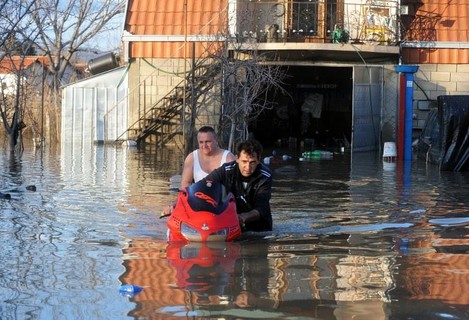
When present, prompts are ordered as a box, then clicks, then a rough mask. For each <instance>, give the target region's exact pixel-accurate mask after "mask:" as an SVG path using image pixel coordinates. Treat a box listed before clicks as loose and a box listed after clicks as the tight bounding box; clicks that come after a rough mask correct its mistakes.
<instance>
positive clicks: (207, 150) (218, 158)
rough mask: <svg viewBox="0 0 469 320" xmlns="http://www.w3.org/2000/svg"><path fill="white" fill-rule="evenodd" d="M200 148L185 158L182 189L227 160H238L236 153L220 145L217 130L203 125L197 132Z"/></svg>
mask: <svg viewBox="0 0 469 320" xmlns="http://www.w3.org/2000/svg"><path fill="white" fill-rule="evenodd" d="M197 141H198V144H199V148H198V149H197V150H194V151H193V152H191V153H190V154H189V155H188V156H187V157H186V159H185V160H184V168H183V171H182V179H181V189H184V188H185V187H188V186H189V185H191V184H192V183H193V182H197V181H199V180H201V179H203V178H205V176H206V175H208V174H209V173H210V172H212V171H213V170H215V169H216V168H218V167H220V166H221V165H222V164H224V163H225V162H231V161H234V160H236V157H235V156H234V154H232V153H231V152H230V151H228V150H224V149H220V148H219V146H218V141H217V137H216V135H215V130H214V129H213V128H212V127H209V126H203V127H201V128H200V129H199V131H198V133H197Z"/></svg>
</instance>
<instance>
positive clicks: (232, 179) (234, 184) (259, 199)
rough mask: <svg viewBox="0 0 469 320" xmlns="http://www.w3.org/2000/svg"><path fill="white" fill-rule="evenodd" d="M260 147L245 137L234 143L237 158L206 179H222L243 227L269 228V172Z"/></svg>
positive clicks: (270, 173) (252, 228) (249, 228)
mask: <svg viewBox="0 0 469 320" xmlns="http://www.w3.org/2000/svg"><path fill="white" fill-rule="evenodd" d="M261 153H262V146H261V145H260V144H259V142H257V141H255V140H246V141H243V142H241V143H240V144H239V145H238V146H237V150H236V160H235V161H232V162H228V163H225V164H223V165H222V166H221V167H219V168H218V169H215V170H214V171H212V172H211V173H210V174H209V175H208V176H207V177H205V180H206V181H219V182H221V183H222V184H223V185H224V186H225V188H226V191H227V192H232V193H233V194H234V196H235V197H236V209H237V211H238V219H239V223H240V225H241V227H242V228H243V230H245V231H247V230H250V231H271V230H272V214H271V211H270V198H271V192H272V172H271V171H270V169H269V168H268V167H266V166H265V165H263V164H262V163H261V161H260V159H261Z"/></svg>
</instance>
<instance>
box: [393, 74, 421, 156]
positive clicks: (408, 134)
mask: <svg viewBox="0 0 469 320" xmlns="http://www.w3.org/2000/svg"><path fill="white" fill-rule="evenodd" d="M418 69H419V67H418V66H411V65H397V66H396V68H395V70H396V72H400V73H403V74H405V82H406V85H405V106H401V105H400V106H399V108H404V107H405V118H404V119H405V120H404V123H399V125H400V126H401V125H404V139H403V140H404V148H403V150H404V159H403V160H404V161H408V160H412V121H413V119H412V118H413V114H414V108H413V100H414V90H413V87H414V85H413V84H414V73H416V72H417V70H418ZM399 94H403V92H400V93H399Z"/></svg>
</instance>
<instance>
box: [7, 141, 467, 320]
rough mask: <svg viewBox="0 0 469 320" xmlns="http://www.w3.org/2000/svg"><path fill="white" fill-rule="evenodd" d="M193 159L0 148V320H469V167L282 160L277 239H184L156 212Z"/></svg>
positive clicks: (344, 158)
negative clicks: (132, 289)
mask: <svg viewBox="0 0 469 320" xmlns="http://www.w3.org/2000/svg"><path fill="white" fill-rule="evenodd" d="M181 162H182V159H181V158H180V156H179V154H178V153H177V152H169V151H168V152H164V153H161V152H159V153H158V154H156V155H155V154H154V153H139V152H137V151H136V150H132V149H128V148H126V147H123V148H122V147H103V146H99V147H86V148H85V147H82V148H80V149H78V148H77V149H66V150H62V153H61V154H60V155H51V154H49V153H48V152H43V153H41V152H40V150H37V151H35V152H28V151H26V152H25V153H24V155H23V156H22V157H21V158H11V157H10V156H9V154H8V153H2V154H1V155H0V168H2V169H1V170H2V171H0V176H1V178H2V179H1V182H0V191H2V192H7V191H8V192H9V193H10V194H11V196H12V199H10V200H6V199H0V228H1V233H0V239H1V241H2V242H3V246H2V249H1V251H0V252H1V257H2V266H1V267H0V274H1V277H0V288H1V290H0V297H1V299H0V319H129V318H135V319H181V318H183V319H187V318H189V319H206V318H217V319H251V318H263V319H352V318H353V319H373V320H374V319H467V318H469V310H468V307H467V306H468V305H469V293H468V292H469V290H468V288H469V254H468V248H469V246H468V245H469V237H468V232H467V231H468V226H469V214H468V211H469V209H468V208H469V198H468V196H467V187H468V185H469V175H468V174H467V173H449V172H446V173H443V172H439V171H438V170H437V169H436V168H434V167H427V166H426V165H425V164H424V163H420V162H414V163H412V165H404V164H388V163H385V164H384V165H383V162H382V161H381V160H380V157H379V156H378V155H376V154H356V155H354V156H353V158H352V157H350V155H348V154H344V155H342V154H336V155H334V157H333V159H332V160H317V161H307V162H306V161H303V162H300V161H297V160H289V161H282V160H279V162H277V163H274V164H271V167H272V169H273V170H274V172H275V176H274V179H275V182H274V194H273V199H272V207H273V212H274V231H273V232H272V233H265V234H246V235H244V236H243V238H242V239H241V240H240V241H236V242H234V243H221V244H220V243H219V244H214V243H211V244H208V245H201V244H191V245H187V246H180V245H177V244H168V243H167V242H166V241H165V236H166V226H165V220H163V219H159V215H160V212H161V209H162V207H163V206H165V205H167V204H168V203H169V201H171V200H172V199H174V197H175V194H174V193H172V192H170V191H169V189H168V178H169V177H170V176H172V175H174V174H177V173H179V168H180V166H181ZM27 185H36V186H37V191H36V192H33V191H29V190H26V189H25V186H27ZM122 284H133V285H137V286H140V287H143V290H142V291H141V292H140V293H138V294H136V295H134V296H131V295H130V296H125V295H121V293H120V292H119V289H120V288H121V285H122Z"/></svg>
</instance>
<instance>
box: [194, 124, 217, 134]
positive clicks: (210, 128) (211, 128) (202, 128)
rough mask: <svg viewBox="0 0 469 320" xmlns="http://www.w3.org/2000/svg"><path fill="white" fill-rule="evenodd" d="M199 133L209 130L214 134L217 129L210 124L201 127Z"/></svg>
mask: <svg viewBox="0 0 469 320" xmlns="http://www.w3.org/2000/svg"><path fill="white" fill-rule="evenodd" d="M198 132H199V133H208V132H211V133H213V134H215V129H213V127H210V126H203V127H200V128H199V131H198Z"/></svg>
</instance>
